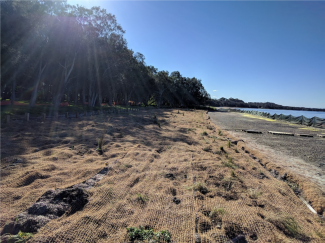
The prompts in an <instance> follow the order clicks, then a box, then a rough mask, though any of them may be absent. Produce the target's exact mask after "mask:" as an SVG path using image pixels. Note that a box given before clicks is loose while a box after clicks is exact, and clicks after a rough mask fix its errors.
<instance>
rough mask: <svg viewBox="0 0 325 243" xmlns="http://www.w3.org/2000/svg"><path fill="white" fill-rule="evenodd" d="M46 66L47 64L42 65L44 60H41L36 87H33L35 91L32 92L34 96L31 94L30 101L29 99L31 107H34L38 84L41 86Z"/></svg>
mask: <svg viewBox="0 0 325 243" xmlns="http://www.w3.org/2000/svg"><path fill="white" fill-rule="evenodd" d="M45 68H46V64H45V65H44V66H43V67H42V61H40V63H39V70H38V75H37V79H36V81H35V84H34V89H33V92H32V96H31V98H30V101H29V106H30V107H34V106H35V103H36V99H37V91H38V86H39V83H40V81H41V77H42V73H43V72H44V70H45Z"/></svg>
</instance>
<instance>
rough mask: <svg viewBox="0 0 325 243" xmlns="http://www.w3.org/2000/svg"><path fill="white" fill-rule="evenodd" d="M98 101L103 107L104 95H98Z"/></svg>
mask: <svg viewBox="0 0 325 243" xmlns="http://www.w3.org/2000/svg"><path fill="white" fill-rule="evenodd" d="M98 102H99V106H100V109H102V102H103V97H102V95H101V94H100V95H98Z"/></svg>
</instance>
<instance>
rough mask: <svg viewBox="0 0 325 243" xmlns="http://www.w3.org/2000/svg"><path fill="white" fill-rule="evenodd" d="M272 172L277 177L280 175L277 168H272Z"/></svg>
mask: <svg viewBox="0 0 325 243" xmlns="http://www.w3.org/2000/svg"><path fill="white" fill-rule="evenodd" d="M270 174H271V175H272V176H273V177H274V178H277V177H278V175H279V172H277V171H276V170H275V169H272V170H270Z"/></svg>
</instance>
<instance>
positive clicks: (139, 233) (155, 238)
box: [126, 226, 171, 242]
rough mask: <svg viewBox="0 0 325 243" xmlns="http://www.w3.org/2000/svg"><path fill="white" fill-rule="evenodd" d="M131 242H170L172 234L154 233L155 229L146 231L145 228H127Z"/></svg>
mask: <svg viewBox="0 0 325 243" xmlns="http://www.w3.org/2000/svg"><path fill="white" fill-rule="evenodd" d="M126 230H127V233H128V235H129V238H130V240H131V241H144V240H148V241H149V242H163V241H165V242H170V240H171V234H170V233H169V231H168V230H161V231H159V232H154V231H153V229H147V230H146V229H145V228H144V227H143V226H139V228H136V227H129V228H126Z"/></svg>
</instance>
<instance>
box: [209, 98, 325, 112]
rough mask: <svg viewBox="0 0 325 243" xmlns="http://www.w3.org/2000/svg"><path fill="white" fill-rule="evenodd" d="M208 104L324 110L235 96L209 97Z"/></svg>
mask: <svg viewBox="0 0 325 243" xmlns="http://www.w3.org/2000/svg"><path fill="white" fill-rule="evenodd" d="M209 105H210V106H216V107H220V106H228V107H238V108H260V109H277V110H302V111H324V112H325V109H322V108H306V107H294V106H283V105H278V104H275V103H272V102H244V101H243V100H240V99H235V98H229V99H227V98H224V97H222V98H220V99H210V100H209Z"/></svg>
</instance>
